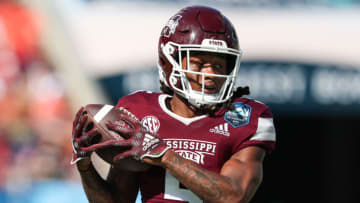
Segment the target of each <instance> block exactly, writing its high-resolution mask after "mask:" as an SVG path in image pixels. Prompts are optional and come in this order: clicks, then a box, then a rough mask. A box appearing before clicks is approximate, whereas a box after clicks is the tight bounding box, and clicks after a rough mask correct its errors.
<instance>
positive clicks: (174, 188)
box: [164, 172, 202, 203]
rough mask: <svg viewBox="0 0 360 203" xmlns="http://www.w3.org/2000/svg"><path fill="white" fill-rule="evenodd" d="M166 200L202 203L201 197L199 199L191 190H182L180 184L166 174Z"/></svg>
mask: <svg viewBox="0 0 360 203" xmlns="http://www.w3.org/2000/svg"><path fill="white" fill-rule="evenodd" d="M164 199H171V200H179V201H187V202H191V203H193V202H202V201H201V200H200V198H199V197H197V196H196V195H195V194H194V193H192V192H191V191H190V190H187V189H183V188H180V182H179V181H178V180H177V179H176V178H174V176H172V175H170V174H169V173H168V172H166V175H165V194H164Z"/></svg>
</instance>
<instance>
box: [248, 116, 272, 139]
mask: <svg viewBox="0 0 360 203" xmlns="http://www.w3.org/2000/svg"><path fill="white" fill-rule="evenodd" d="M250 140H259V141H275V140H276V133H275V127H274V121H273V119H272V118H260V117H259V120H258V127H257V130H256V132H255V134H254V135H253V136H252V137H251V138H250Z"/></svg>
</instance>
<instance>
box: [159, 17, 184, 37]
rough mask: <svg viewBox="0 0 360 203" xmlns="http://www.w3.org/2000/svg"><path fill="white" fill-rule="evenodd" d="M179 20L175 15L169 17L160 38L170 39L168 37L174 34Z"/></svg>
mask: <svg viewBox="0 0 360 203" xmlns="http://www.w3.org/2000/svg"><path fill="white" fill-rule="evenodd" d="M181 18H182V16H181V15H175V16H173V17H171V18H170V20H169V21H168V22H167V23H166V25H165V27H164V29H163V30H162V32H161V36H164V37H170V35H172V34H174V33H175V30H176V27H177V26H178V24H179V20H180V19H181Z"/></svg>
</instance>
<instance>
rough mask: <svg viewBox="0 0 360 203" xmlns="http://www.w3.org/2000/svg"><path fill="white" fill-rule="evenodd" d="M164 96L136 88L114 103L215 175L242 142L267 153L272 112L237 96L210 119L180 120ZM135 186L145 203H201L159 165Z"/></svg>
mask: <svg viewBox="0 0 360 203" xmlns="http://www.w3.org/2000/svg"><path fill="white" fill-rule="evenodd" d="M168 98H170V96H169V95H166V94H160V93H151V92H145V91H140V92H136V93H133V94H130V95H128V96H125V97H123V98H121V99H120V100H119V101H118V104H117V107H120V106H121V107H124V108H126V109H128V110H129V111H130V112H132V113H133V114H134V115H135V116H137V117H138V118H139V119H140V120H141V122H142V124H143V125H144V126H145V127H146V128H147V129H148V130H150V131H152V132H156V133H158V134H159V135H160V136H161V137H162V138H163V139H164V141H165V143H166V144H167V145H168V146H169V147H171V149H172V150H173V151H175V152H177V153H178V154H179V155H181V156H182V157H184V158H186V159H188V160H191V161H193V162H195V163H196V164H198V165H199V166H200V167H203V168H205V169H207V170H210V171H213V172H216V173H219V172H220V170H221V167H222V166H223V164H224V163H225V162H226V161H227V160H229V159H230V157H231V156H232V155H233V154H234V153H236V152H238V151H239V150H241V149H243V148H245V147H247V146H253V145H255V146H259V147H262V148H264V149H265V150H266V151H267V152H271V151H272V150H273V149H274V146H275V128H274V124H273V117H272V113H271V111H270V110H269V108H268V107H267V106H266V105H264V104H262V103H260V102H257V101H255V100H250V99H247V98H238V99H236V100H234V102H233V104H234V106H235V109H234V110H231V111H229V110H226V109H224V108H222V109H220V110H218V111H217V112H216V113H215V115H214V116H211V117H210V116H207V115H203V116H198V117H194V118H183V117H180V116H178V115H176V114H174V113H173V112H171V111H170V110H169V109H168V108H167V107H166V100H167V99H168ZM140 190H141V194H142V198H143V201H146V202H174V201H175V202H178V201H179V202H201V200H200V199H199V198H198V197H197V196H195V195H194V194H193V193H192V192H191V191H190V190H187V189H186V188H184V187H182V185H181V184H180V183H179V182H178V181H177V179H175V178H174V177H172V176H171V175H170V174H168V173H167V172H166V171H165V170H164V169H162V168H161V167H155V166H154V167H152V168H151V169H150V170H149V171H146V172H144V173H143V174H142V175H141V179H140Z"/></svg>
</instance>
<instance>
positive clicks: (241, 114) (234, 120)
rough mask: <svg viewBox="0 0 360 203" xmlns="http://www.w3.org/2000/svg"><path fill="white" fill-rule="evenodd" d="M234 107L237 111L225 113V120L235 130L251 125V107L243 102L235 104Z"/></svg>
mask: <svg viewBox="0 0 360 203" xmlns="http://www.w3.org/2000/svg"><path fill="white" fill-rule="evenodd" d="M233 105H234V106H235V109H234V110H232V111H227V112H226V113H225V118H224V120H225V121H227V122H228V123H230V125H232V127H234V128H238V127H241V126H244V125H247V124H249V121H250V115H251V106H249V105H247V104H244V103H241V102H237V103H234V104H233Z"/></svg>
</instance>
